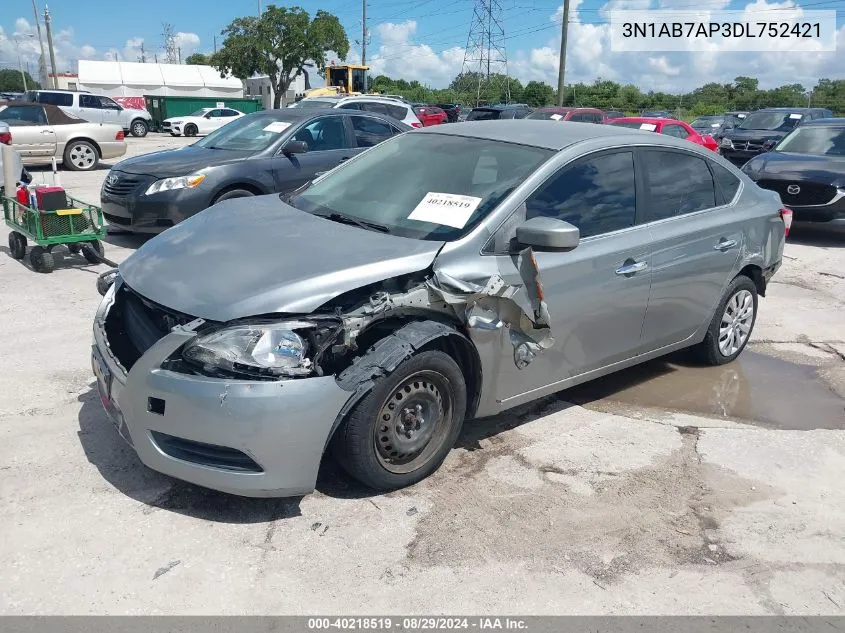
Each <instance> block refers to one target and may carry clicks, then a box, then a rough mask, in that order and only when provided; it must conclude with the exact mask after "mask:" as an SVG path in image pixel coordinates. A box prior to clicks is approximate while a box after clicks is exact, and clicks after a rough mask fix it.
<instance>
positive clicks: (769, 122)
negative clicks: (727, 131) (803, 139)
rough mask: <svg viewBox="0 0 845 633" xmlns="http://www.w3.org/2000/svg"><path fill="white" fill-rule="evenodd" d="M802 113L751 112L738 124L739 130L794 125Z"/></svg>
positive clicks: (772, 128) (778, 127) (785, 127)
mask: <svg viewBox="0 0 845 633" xmlns="http://www.w3.org/2000/svg"><path fill="white" fill-rule="evenodd" d="M803 116H804V115H802V114H800V113H791V112H753V113H751V114H749V115H748V116H747V117H745V118H744V119H743V120H742V123H740V124H739V129H740V130H781V129H791V128H793V127H795V126H796V125H797V124H798V123H799V122H800V121H801V119H802V117H803Z"/></svg>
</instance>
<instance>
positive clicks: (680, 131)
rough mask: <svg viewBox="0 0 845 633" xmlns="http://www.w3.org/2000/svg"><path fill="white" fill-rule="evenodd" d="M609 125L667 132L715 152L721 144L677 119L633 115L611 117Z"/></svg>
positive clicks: (669, 134)
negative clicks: (620, 117)
mask: <svg viewBox="0 0 845 633" xmlns="http://www.w3.org/2000/svg"><path fill="white" fill-rule="evenodd" d="M607 124H608V125H616V126H619V127H627V128H633V129H637V130H648V131H650V132H657V133H658V134H666V135H667V136H674V137H675V138H685V139H686V140H688V141H692V142H693V143H697V144H698V145H703V146H704V147H706V148H707V149H709V150H712V151H714V152H716V151H718V150H719V144H718V143H716V141H715V140H714V139H713V137H712V136H710V135H709V134H699V133H698V132H696V131H695V130H694V129H692V128H691V127H690V126H689V124H688V123H684V122H683V121H678V120H676V119H653V118H649V117H639V116H631V117H625V118H624V119H609V120H608V121H607Z"/></svg>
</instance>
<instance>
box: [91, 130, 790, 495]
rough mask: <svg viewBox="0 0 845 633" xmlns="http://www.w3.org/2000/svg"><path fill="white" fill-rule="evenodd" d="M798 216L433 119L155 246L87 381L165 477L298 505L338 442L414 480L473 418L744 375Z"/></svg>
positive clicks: (700, 181)
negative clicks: (692, 363) (589, 392)
mask: <svg viewBox="0 0 845 633" xmlns="http://www.w3.org/2000/svg"><path fill="white" fill-rule="evenodd" d="M251 116H255V115H251ZM261 116H266V115H264V114H262V115H261ZM247 120H248V118H247V117H244V119H242V121H244V122H245V121H247ZM239 123H241V122H240V121H239V122H236V123H235V124H233V126H234V125H238V124H239ZM218 133H219V132H218ZM639 174H646V175H647V178H642V177H641V176H640V175H639ZM789 217H790V215H789V212H788V211H782V210H781V204H780V200H779V199H778V197H777V195H776V194H774V193H773V192H770V191H766V190H764V189H760V188H759V187H756V186H754V185H753V183H752V182H751V181H750V180H749V179H748V178H747V177H746V176H745V175H744V174H742V173H741V172H740V171H739V170H738V169H736V168H735V167H733V166H731V165H730V164H729V163H727V162H726V161H725V160H724V159H723V158H721V157H720V156H718V155H717V154H715V153H713V152H709V151H706V150H704V149H703V148H700V147H696V146H695V145H693V144H691V143H687V142H684V141H681V140H679V139H675V138H670V137H668V136H665V135H658V134H643V133H640V132H635V131H626V130H620V129H611V128H609V127H607V126H603V125H549V124H548V123H545V122H542V121H487V122H476V123H473V124H467V125H436V126H431V127H427V128H423V129H421V130H416V131H412V132H409V133H407V134H401V135H399V136H397V137H396V138H392V139H390V140H389V141H387V142H385V143H383V144H380V145H379V146H377V147H375V148H373V149H372V150H370V151H367V152H365V153H363V154H361V155H359V156H357V157H355V158H354V159H352V160H350V161H349V162H347V163H345V164H344V165H342V166H341V167H339V168H338V169H336V170H333V171H331V172H329V173H328V174H326V175H325V176H323V177H322V178H318V179H316V180H314V181H313V182H312V183H311V184H310V185H309V186H306V187H303V189H302V190H300V191H299V192H297V193H296V194H294V195H292V196H290V197H289V198H288V199H287V200H282V199H280V197H279V196H265V197H261V198H253V199H250V200H248V201H246V200H229V201H227V202H225V203H221V204H218V205H215V206H214V207H212V208H211V209H209V210H207V211H205V212H204V213H201V214H199V215H196V216H194V217H192V218H190V219H188V220H187V221H186V222H184V223H182V224H180V225H178V226H176V227H175V228H173V229H171V230H169V231H166V232H165V233H163V234H162V235H159V236H157V237H156V238H154V239H153V240H151V241H149V242H148V243H146V244H145V245H143V246H142V247H141V248H139V249H138V250H137V251H136V252H135V253H134V254H132V255H130V256H129V257H128V259H126V260H125V261H124V262H123V263H122V264H121V265H120V268H119V270H118V272H117V274H116V276H115V277H114V283H113V284H112V285H111V286H110V287H109V288H108V290H107V291H106V294H105V297H104V299H103V301H102V302H101V304H100V306H99V308H98V310H97V313H96V317H95V319H94V325H93V330H94V345H93V349H92V355H93V358H92V365H93V368H94V372H95V374H96V376H97V384H98V388H99V392H100V396H101V400H102V402H103V403H104V405H105V407H106V410H107V411H108V412H109V413H110V415H111V416H112V418H113V419H114V421H115V424H116V425H117V427H118V429H119V430H120V432H121V434H122V435H123V436H124V437H125V438H126V439H128V440H129V441H130V443H131V445H132V446H133V448H134V450H135V451H136V452H137V454H138V456H139V458H140V460H141V461H142V462H143V463H145V464H147V465H148V466H149V467H150V468H152V469H154V470H157V471H160V472H163V473H166V474H168V475H171V476H173V477H177V478H179V479H183V480H186V481H190V482H193V483H195V484H199V485H201V486H204V487H208V488H213V489H217V490H222V491H226V492H231V493H236V494H240V495H248V496H249V495H252V496H289V495H301V494H305V493H307V492H310V491H311V490H313V488H314V484H315V480H316V477H317V471H318V467H319V464H320V461H321V458H322V456H323V454H324V451H325V450H326V449H327V448H328V449H329V450H330V451H331V452H332V453H333V454H334V455H335V456H336V457H337V459H338V460H339V462H340V464H341V465H342V466H343V468H345V469H346V471H347V472H348V473H349V474H350V475H351V476H353V477H354V478H356V479H358V480H359V481H361V482H363V483H364V484H365V485H367V486H369V487H371V488H375V489H381V490H389V489H395V488H401V487H403V486H407V485H410V484H412V483H414V482H417V481H420V480H421V479H423V478H424V477H426V476H427V475H429V474H430V473H432V472H433V471H434V470H436V469H437V468H438V466H439V465H440V464H441V462H442V461H443V459H444V458H445V457H446V455H447V454H448V452H449V451H450V449H451V447H452V445H453V444H454V442H455V440H456V438H457V437H458V435H459V433H460V431H461V426H462V424H463V423H464V420H465V419H473V418H479V417H483V416H489V415H494V414H497V413H499V412H501V411H504V410H506V409H510V408H511V407H514V406H516V405H519V404H522V403H525V402H529V401H532V400H534V399H536V398H540V397H543V396H545V395H548V394H551V393H554V392H557V391H560V390H561V389H565V388H568V387H571V386H574V385H576V384H578V383H581V382H585V381H587V380H591V379H593V378H598V377H601V376H603V375H606V374H609V373H611V372H614V371H616V370H619V369H623V368H625V367H628V366H632V365H635V364H638V363H641V362H644V361H647V360H650V359H652V358H655V357H659V356H662V355H664V354H667V353H670V352H673V351H676V350H680V349H684V348H690V347H692V348H694V349H695V350H696V352H697V353H698V354H699V355H700V357H701V358H702V359H703V360H704V361H705V362H707V363H710V364H713V365H720V364H723V363H727V362H730V361H732V360H734V359H735V358H736V357H737V356H738V355H739V354H740V353H741V352H742V350H743V348H744V347H745V345H746V343H747V342H748V339H749V337H750V336H751V333H752V329H753V327H754V323H755V319H756V316H757V310H758V296H760V295H764V294H765V292H766V286H767V283H768V282H769V280H770V279H771V277H772V275H774V274H775V271H777V269H778V267H779V266H780V264H781V258H782V254H783V247H784V234H785V232H786V229H787V224H786V222H787V221H788V219H789ZM245 218H248V221H245ZM186 245H192V246H191V247H186ZM539 287H542V288H543V289H544V293H543V294H539V293H534V292H533V291H532V290H530V289H533V288H539ZM538 294H539V296H538Z"/></svg>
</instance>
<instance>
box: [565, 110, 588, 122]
mask: <svg viewBox="0 0 845 633" xmlns="http://www.w3.org/2000/svg"><path fill="white" fill-rule="evenodd" d="M566 120H567V121H574V122H575V123H580V122H581V121H583V120H584V115H583V114H581V113H580V112H575V113H573V114H571V115H569V118H568V119H566Z"/></svg>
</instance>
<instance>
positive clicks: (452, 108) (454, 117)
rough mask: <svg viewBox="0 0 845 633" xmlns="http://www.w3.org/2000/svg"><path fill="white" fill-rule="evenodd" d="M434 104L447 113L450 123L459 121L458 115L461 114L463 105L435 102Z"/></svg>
mask: <svg viewBox="0 0 845 633" xmlns="http://www.w3.org/2000/svg"><path fill="white" fill-rule="evenodd" d="M434 105H436V106H437V107H438V108H440V109H441V110H443V112H445V113H446V118H447V119H448V120H449V123H457V122H458V117H459V116H461V105H460V104H459V103H435V104H434Z"/></svg>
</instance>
